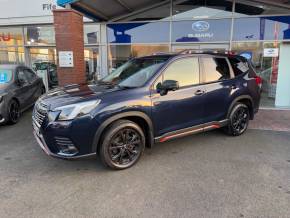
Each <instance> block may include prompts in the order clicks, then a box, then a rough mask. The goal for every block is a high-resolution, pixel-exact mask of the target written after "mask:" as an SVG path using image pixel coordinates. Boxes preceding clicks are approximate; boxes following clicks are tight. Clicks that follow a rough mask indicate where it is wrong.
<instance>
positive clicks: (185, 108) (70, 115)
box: [33, 52, 261, 169]
mask: <svg viewBox="0 0 290 218" xmlns="http://www.w3.org/2000/svg"><path fill="white" fill-rule="evenodd" d="M260 85H261V78H259V77H257V76H256V74H255V72H254V70H253V68H252V66H251V65H250V64H249V63H248V61H247V60H246V59H245V58H243V57H240V56H232V55H227V54H215V53H197V54H191V53H190V52H184V53H182V54H181V53H180V54H168V55H164V54H163V55H153V56H146V57H141V58H136V59H132V60H130V61H128V62H127V63H125V64H124V65H122V66H120V67H119V68H117V69H116V70H115V71H114V72H113V73H112V74H110V75H108V76H107V77H105V78H104V79H102V80H101V81H99V82H97V83H96V84H95V85H86V86H80V85H71V86H67V87H64V88H62V89H58V90H54V91H53V92H50V93H48V94H47V95H44V96H42V97H41V98H40V99H39V100H38V102H37V104H36V105H35V108H34V113H33V126H34V134H35V137H36V139H37V141H38V142H39V144H40V146H41V148H42V149H43V150H44V151H45V152H46V153H47V154H48V155H51V156H54V157H58V158H67V159H70V158H78V157H83V156H88V155H95V154H98V155H99V157H100V158H101V160H102V161H103V163H104V164H105V165H107V166H109V167H111V168H113V169H125V168H128V167H131V166H132V165H134V164H135V163H136V162H137V161H138V160H139V158H140V156H141V155H142V152H143V150H144V148H145V146H147V147H152V146H153V144H154V143H155V142H165V141H168V140H170V139H173V138H178V137H181V136H186V135H189V134H193V133H198V132H203V131H207V130H212V129H218V128H223V129H224V131H225V132H226V133H227V134H229V135H232V136H238V135H241V134H243V133H244V132H245V131H246V129H247V127H248V123H249V120H250V119H253V118H254V114H255V113H256V112H257V111H258V108H259V101H260Z"/></svg>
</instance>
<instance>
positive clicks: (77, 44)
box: [53, 9, 86, 86]
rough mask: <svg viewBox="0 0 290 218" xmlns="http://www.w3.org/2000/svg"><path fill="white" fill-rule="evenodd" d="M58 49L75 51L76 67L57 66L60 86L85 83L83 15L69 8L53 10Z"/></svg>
mask: <svg viewBox="0 0 290 218" xmlns="http://www.w3.org/2000/svg"><path fill="white" fill-rule="evenodd" d="M53 16H54V29H55V41H56V50H57V53H58V52H59V51H73V54H74V60H73V61H74V67H70V68H65V67H59V65H58V67H57V75H58V81H59V85H60V86H65V85H68V84H75V83H85V82H86V75H85V62H84V37H83V31H84V30H83V16H82V15H81V14H79V13H78V12H75V11H73V10H68V9H57V10H54V11H53Z"/></svg>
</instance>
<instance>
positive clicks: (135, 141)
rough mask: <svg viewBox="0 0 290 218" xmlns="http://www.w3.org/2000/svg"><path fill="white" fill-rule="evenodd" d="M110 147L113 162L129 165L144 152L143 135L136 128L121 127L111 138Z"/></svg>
mask: <svg viewBox="0 0 290 218" xmlns="http://www.w3.org/2000/svg"><path fill="white" fill-rule="evenodd" d="M108 149H109V150H108V152H109V156H110V158H111V160H112V162H114V163H115V164H117V165H128V164H130V163H132V162H134V161H135V160H136V159H137V158H138V157H139V156H140V154H141V152H142V140H141V136H140V134H139V133H138V132H137V131H136V130H134V129H130V128H124V129H121V130H119V131H118V132H117V133H116V134H115V135H114V136H113V137H112V139H111V140H110V143H109V146H108Z"/></svg>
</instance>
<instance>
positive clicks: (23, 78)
mask: <svg viewBox="0 0 290 218" xmlns="http://www.w3.org/2000/svg"><path fill="white" fill-rule="evenodd" d="M17 79H18V80H21V81H22V82H23V84H22V85H27V84H28V80H27V78H26V76H25V74H24V71H23V69H19V70H18V71H17Z"/></svg>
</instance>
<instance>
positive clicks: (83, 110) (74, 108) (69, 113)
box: [53, 100, 101, 120]
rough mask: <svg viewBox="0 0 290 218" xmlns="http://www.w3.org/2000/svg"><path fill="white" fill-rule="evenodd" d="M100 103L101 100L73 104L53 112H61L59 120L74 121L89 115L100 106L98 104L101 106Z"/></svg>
mask: <svg viewBox="0 0 290 218" xmlns="http://www.w3.org/2000/svg"><path fill="white" fill-rule="evenodd" d="M100 102H101V100H94V101H87V102H82V103H77V104H71V105H67V106H62V107H58V108H55V109H54V110H53V111H54V112H57V111H60V114H59V116H58V120H72V119H74V118H76V117H80V116H83V115H86V114H89V113H90V112H91V111H92V110H93V109H94V108H95V107H96V106H98V104H100Z"/></svg>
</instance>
